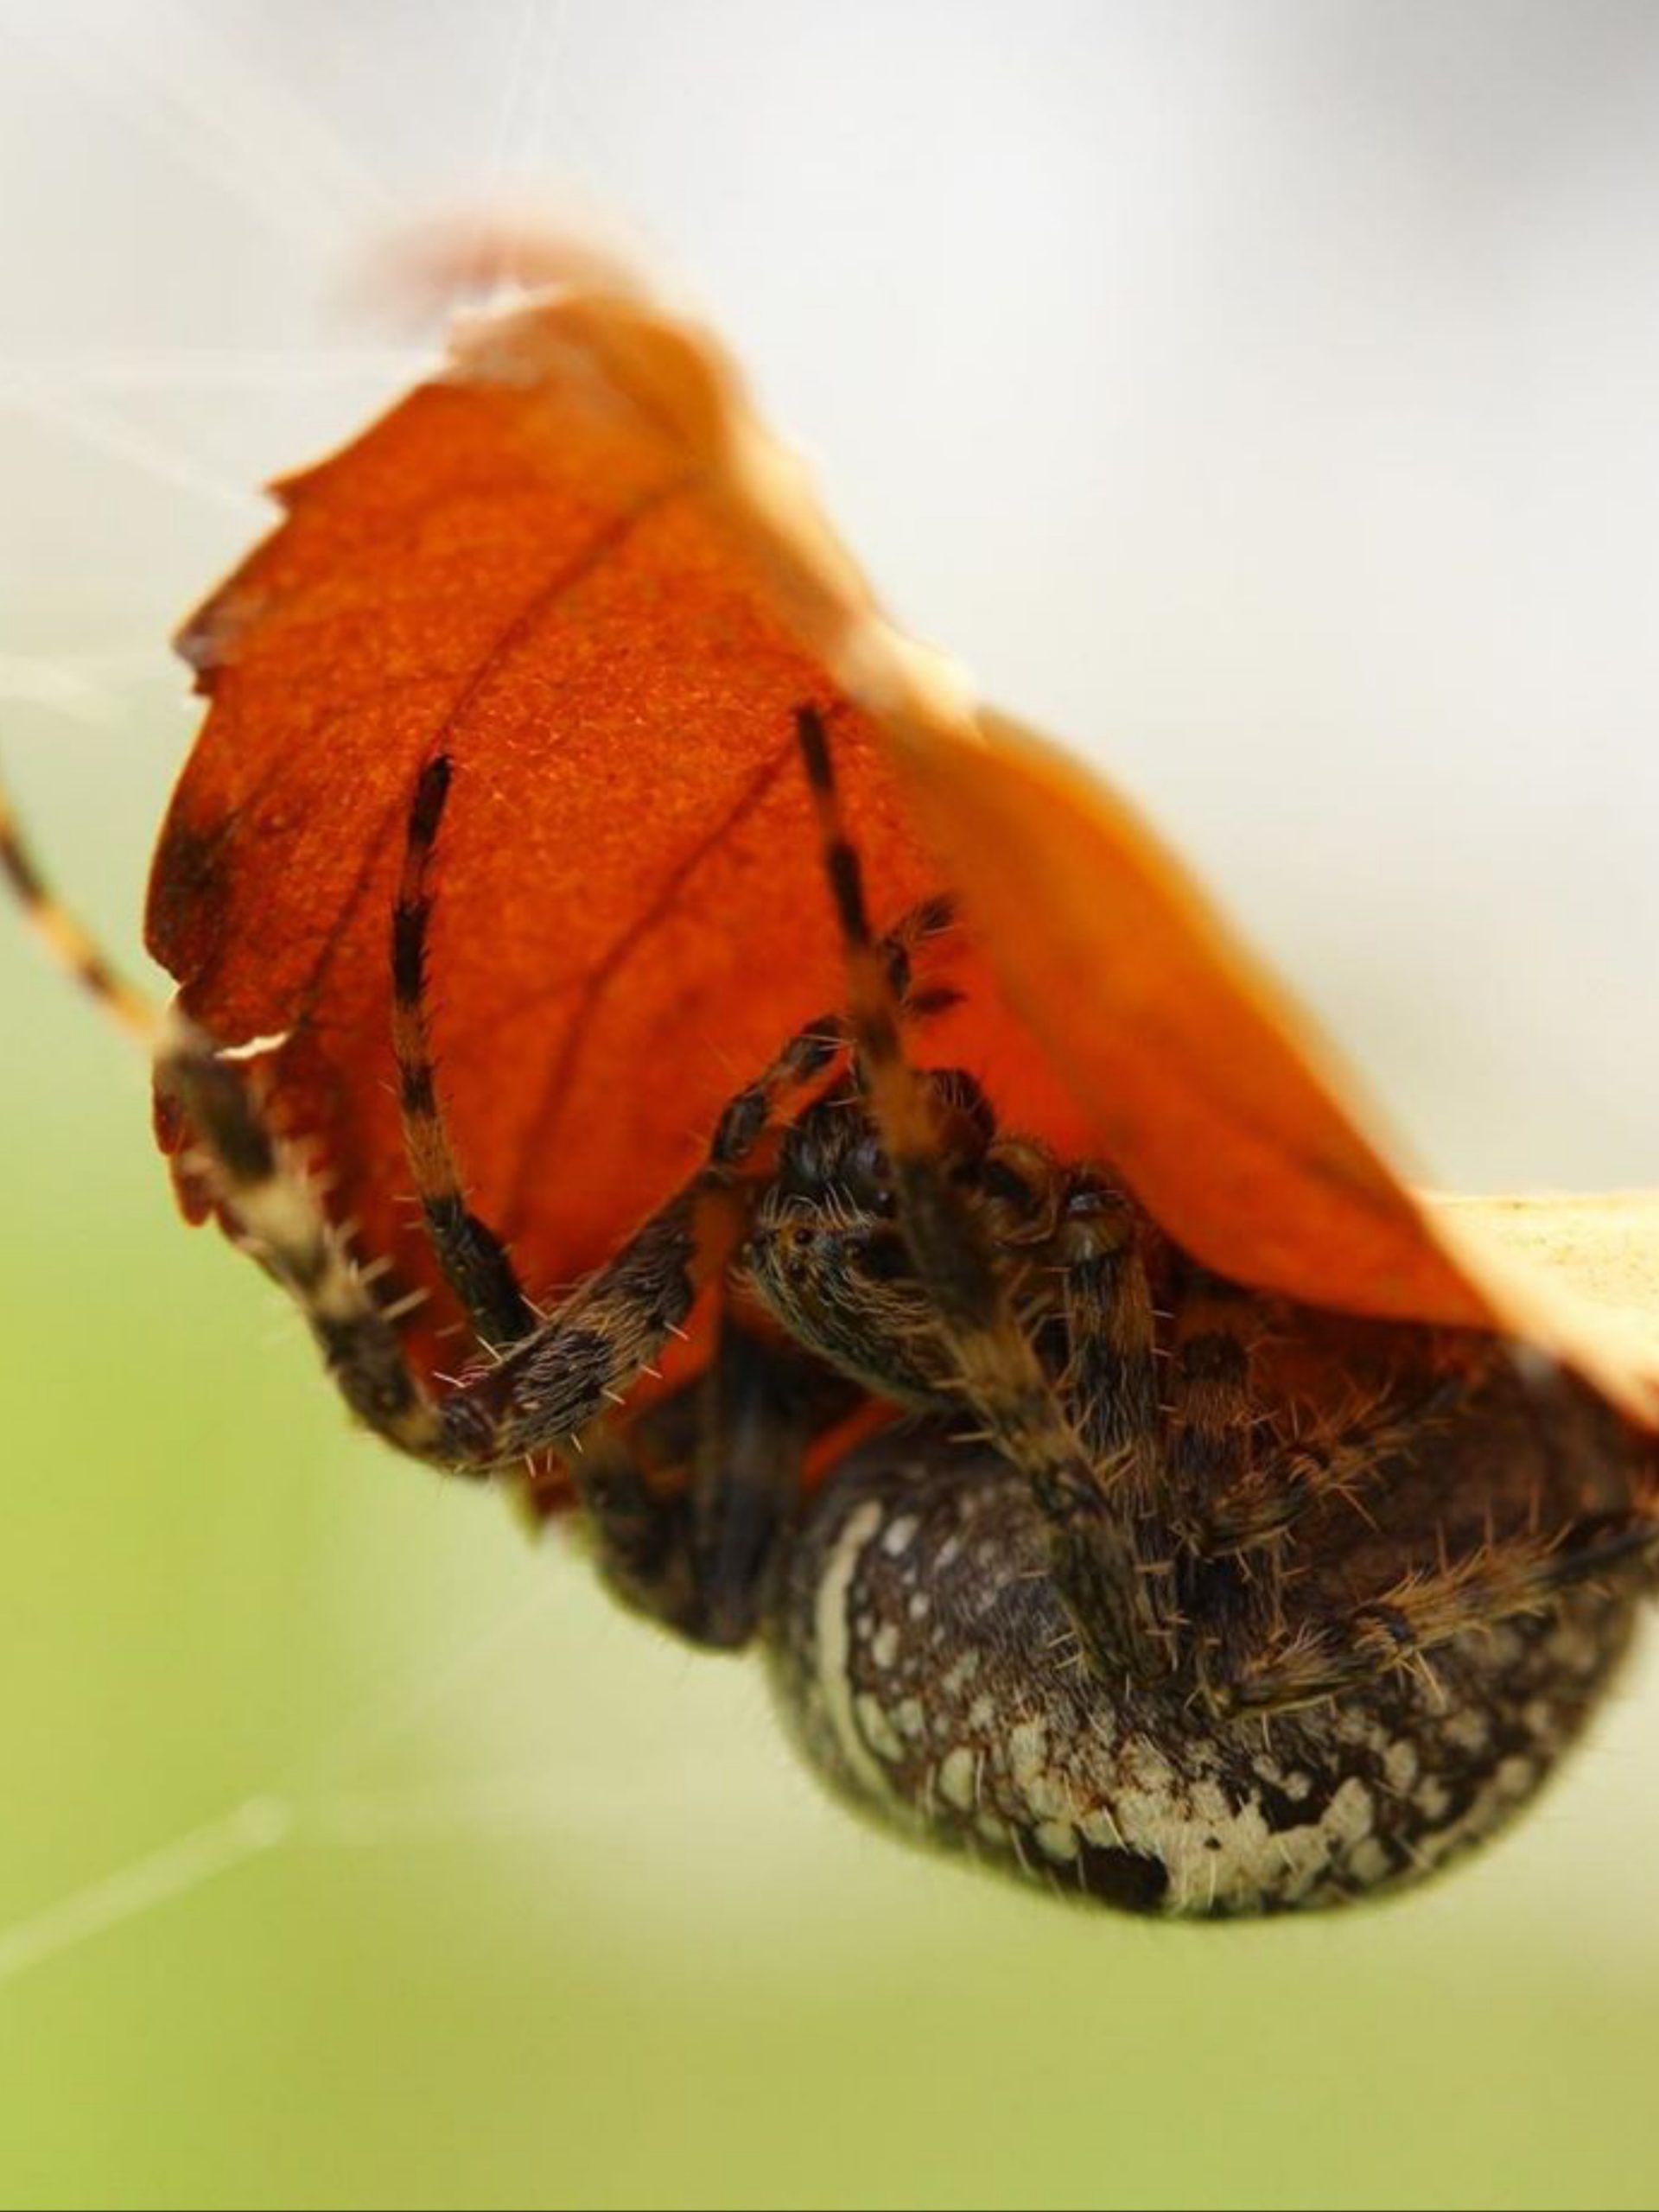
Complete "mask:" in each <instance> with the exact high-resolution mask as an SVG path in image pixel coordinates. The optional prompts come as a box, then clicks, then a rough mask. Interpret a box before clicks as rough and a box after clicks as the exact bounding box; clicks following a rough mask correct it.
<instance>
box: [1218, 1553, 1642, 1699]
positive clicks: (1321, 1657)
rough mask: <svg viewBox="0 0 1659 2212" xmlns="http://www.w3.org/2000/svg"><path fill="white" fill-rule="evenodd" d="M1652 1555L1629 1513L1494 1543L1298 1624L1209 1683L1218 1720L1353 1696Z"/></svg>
mask: <svg viewBox="0 0 1659 2212" xmlns="http://www.w3.org/2000/svg"><path fill="white" fill-rule="evenodd" d="M1656 1557H1659V1521H1656V1520H1655V1519H1654V1518H1653V1517H1652V1516H1649V1515H1644V1514H1642V1513H1639V1512H1632V1513H1629V1514H1624V1515H1608V1516H1593V1517H1592V1518H1590V1519H1588V1520H1586V1521H1583V1522H1576V1523H1573V1524H1572V1525H1571V1526H1569V1527H1568V1528H1567V1529H1564V1530H1563V1531H1562V1532H1561V1533H1560V1535H1559V1537H1558V1538H1557V1539H1556V1540H1555V1541H1554V1542H1546V1541H1540V1540H1539V1539H1536V1538H1528V1537H1505V1538H1495V1539H1493V1540H1492V1541H1490V1542H1488V1543H1487V1544H1485V1545H1484V1547H1483V1548H1481V1549H1480V1550H1479V1551H1478V1552H1476V1553H1473V1554H1470V1555H1468V1556H1467V1557H1465V1558H1464V1559H1462V1560H1453V1561H1450V1562H1448V1563H1446V1564H1443V1565H1441V1566H1440V1567H1435V1568H1433V1569H1430V1570H1427V1571H1425V1572H1419V1573H1413V1574H1408V1575H1406V1576H1403V1577H1402V1579H1401V1580H1399V1581H1398V1582H1396V1583H1395V1586H1393V1588H1391V1589H1389V1590H1386V1591H1383V1592H1382V1593H1381V1594H1380V1595H1379V1596H1377V1597H1375V1598H1371V1599H1367V1600H1365V1601H1364V1602H1363V1603H1358V1604H1356V1605H1352V1606H1351V1607H1349V1608H1348V1609H1346V1610H1345V1611H1342V1612H1340V1613H1337V1614H1332V1615H1331V1616H1329V1617H1327V1618H1325V1619H1323V1620H1316V1621H1311V1622H1304V1623H1303V1624H1300V1626H1299V1628H1298V1630H1297V1631H1296V1632H1295V1634H1294V1635H1290V1636H1287V1637H1284V1638H1283V1639H1281V1642H1280V1643H1279V1645H1278V1647H1277V1649H1271V1648H1270V1649H1268V1650H1267V1651H1266V1652H1264V1653H1263V1654H1262V1655H1261V1656H1258V1657H1257V1658H1255V1660H1254V1661H1253V1662H1250V1663H1248V1664H1246V1665H1243V1666H1242V1667H1240V1668H1239V1669H1237V1670H1236V1673H1235V1674H1234V1675H1232V1677H1231V1679H1230V1680H1229V1681H1227V1682H1226V1683H1225V1684H1224V1685H1221V1686H1217V1685H1211V1687H1210V1688H1209V1695H1210V1699H1211V1703H1212V1705H1213V1707H1215V1709H1216V1710H1217V1712H1220V1713H1283V1712H1289V1711H1294V1709H1295V1708H1296V1707H1300V1706H1307V1705H1313V1704H1317V1703H1318V1702H1319V1700H1321V1699H1323V1698H1328V1697H1336V1696H1339V1695H1342V1694H1347V1693H1351V1692H1352V1691H1354V1690H1356V1689H1360V1688H1364V1687H1365V1686H1367V1685H1368V1684H1370V1683H1374V1682H1376V1681H1379V1680H1380V1679H1381V1678H1382V1677H1383V1676H1384V1675H1387V1674H1389V1672H1390V1671H1391V1670H1392V1669H1395V1668H1398V1667H1405V1666H1411V1665H1421V1664H1422V1663H1424V1662H1427V1660H1428V1658H1429V1656H1430V1655H1432V1654H1433V1651H1434V1650H1435V1649H1437V1648H1438V1647H1439V1646H1440V1645H1442V1644H1446V1643H1450V1642H1451V1641H1452V1639H1453V1638H1454V1637H1459V1636H1464V1635H1466V1634H1467V1633H1468V1632H1469V1631H1470V1630H1472V1629H1482V1628H1495V1627H1497V1625H1498V1624H1500V1623H1502V1622H1503V1621H1506V1620H1510V1619H1513V1618H1515V1617H1516V1615H1518V1614H1523V1613H1539V1612H1543V1611H1547V1610H1548V1607H1549V1606H1550V1605H1552V1603H1553V1602H1554V1600H1555V1599H1558V1598H1560V1596H1561V1595H1562V1594H1563V1593H1564V1592H1567V1591H1569V1590H1572V1589H1573V1588H1576V1587H1577V1586H1580V1585H1581V1584H1584V1583H1588V1582H1597V1581H1601V1580H1608V1581H1612V1582H1618V1581H1621V1580H1629V1579H1630V1576H1631V1575H1632V1574H1634V1573H1643V1572H1644V1571H1646V1572H1650V1571H1651V1569H1652V1567H1653V1564H1654V1562H1655V1560H1656Z"/></svg>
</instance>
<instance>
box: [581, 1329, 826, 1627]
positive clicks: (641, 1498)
mask: <svg viewBox="0 0 1659 2212" xmlns="http://www.w3.org/2000/svg"><path fill="white" fill-rule="evenodd" d="M856 1395H857V1393H856V1390H855V1387H854V1386H852V1385H850V1384H849V1383H846V1382H844V1381H843V1380H842V1378H841V1377H839V1376H836V1375H834V1374H833V1373H831V1372H830V1371H829V1370H827V1369H825V1368H823V1367H821V1366H818V1365H817V1363H815V1362H812V1361H810V1360H807V1359H805V1358H804V1357H802V1356H800V1355H798V1354H796V1353H793V1352H791V1351H790V1350H788V1349H787V1348H786V1347H784V1346H780V1345H779V1344H774V1343H772V1342H770V1341H768V1340H766V1339H763V1338H760V1337H758V1336H756V1335H755V1334H754V1333H753V1332H752V1331H751V1330H750V1329H749V1328H748V1327H747V1326H746V1325H744V1323H743V1322H741V1320H740V1319H738V1318H737V1316H736V1315H735V1314H734V1313H733V1312H732V1310H731V1308H730V1307H729V1306H728V1307H727V1308H726V1309H725V1311H724V1312H723V1313H722V1315H721V1331H720V1336H719V1339H718V1342H717V1344H716V1347H715V1356H714V1357H713V1359H712V1360H711V1361H710V1363H709V1366H708V1368H707V1369H706V1370H704V1372H703V1373H702V1374H701V1375H699V1376H696V1377H695V1378H694V1379H693V1380H692V1381H690V1383H683V1384H682V1385H681V1387H680V1388H679V1389H677V1390H675V1391H672V1392H671V1393H670V1394H669V1395H668V1396H666V1397H665V1398H662V1399H659V1400H658V1402H656V1403H655V1404H654V1405H652V1406H650V1407H648V1408H646V1409H645V1412H644V1413H643V1414H640V1415H639V1416H638V1417H637V1418H636V1419H634V1420H633V1421H629V1422H626V1423H624V1424H621V1425H620V1426H617V1427H608V1428H607V1429H605V1430H603V1431H601V1433H598V1434H596V1435H595V1436H594V1439H593V1440H592V1441H591V1442H590V1444H589V1446H588V1449H587V1450H586V1451H585V1452H582V1455H581V1456H580V1458H578V1459H575V1461H574V1463H573V1464H572V1465H571V1468H570V1473H571V1475H572V1477H573V1478H574V1480H575V1485H576V1490H577V1493H578V1496H579V1497H580V1500H581V1503H582V1506H583V1508H584V1510H585V1511H586V1513H587V1515H588V1525H589V1527H590V1528H591V1529H592V1531H593V1533H594V1541H595V1544H596V1548H597V1552H598V1561H599V1567H600V1571H601V1573H602V1574H603V1575H604V1576H605V1579H606V1580H607V1581H608V1582H609V1583H610V1584H611V1586H612V1587H613V1589H614V1590H615V1591H616V1592H617V1593H618V1595H619V1596H620V1597H621V1598H622V1599H624V1600H625V1602H626V1604H628V1605H631V1606H632V1608H633V1609H634V1611H637V1612H641V1613H644V1614H645V1615H646V1616H648V1617H649V1618H651V1619H652V1620H655V1621H657V1622H658V1623H659V1624H661V1625H663V1626H664V1627H666V1628H670V1629H672V1630H674V1631H675V1632H676V1633H677V1634H678V1635H681V1636H683V1637H687V1638H689V1639H690V1641H691V1642H693V1643H699V1644H703V1645H708V1646H712V1647H715V1648H717V1649H722V1650H735V1649H739V1648H741V1646H742V1645H743V1644H745V1643H747V1642H748V1641H749V1638H750V1637H751V1636H752V1635H753V1630H754V1626H755V1624H756V1621H757V1620H758V1618H759V1617H760V1608H761V1605H762V1602H763V1600H764V1597H765V1592H766V1583H767V1578H768V1575H769V1573H770V1570H771V1566H772V1558H773V1556H774V1554H775V1550H776V1546H777V1541H778V1538H779V1534H780V1532H781V1530H782V1529H783V1527H784V1525H785V1520H786V1519H787V1516H789V1514H790V1512H791V1510H792V1509H793V1507H794V1504H795V1503H796V1500H797V1498H798V1495H799V1491H800V1482H801V1470H802V1465H803V1461H804V1455H805V1451H806V1446H807V1444H808V1442H809V1440H810V1438H811V1436H812V1435H813V1434H815V1433H817V1431H818V1430H819V1429H821V1428H823V1427H827V1426H828V1425H829V1423H830V1422H831V1421H834V1420H835V1419H836V1418H838V1417H839V1415H840V1414H842V1413H843V1412H845V1411H847V1410H848V1409H849V1406H850V1404H851V1402H853V1401H854V1400H855V1397H856Z"/></svg>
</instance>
